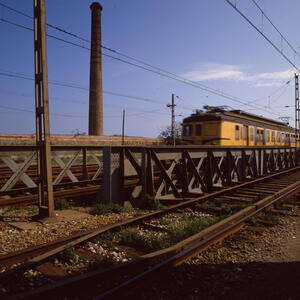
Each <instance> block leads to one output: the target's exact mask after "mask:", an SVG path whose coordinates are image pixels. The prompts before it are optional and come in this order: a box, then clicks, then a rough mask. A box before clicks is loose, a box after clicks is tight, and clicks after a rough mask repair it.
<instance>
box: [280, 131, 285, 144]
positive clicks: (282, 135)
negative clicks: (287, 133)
mask: <svg viewBox="0 0 300 300" xmlns="http://www.w3.org/2000/svg"><path fill="white" fill-rule="evenodd" d="M281 142H282V143H284V142H285V138H284V132H281Z"/></svg>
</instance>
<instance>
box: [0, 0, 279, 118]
mask: <svg viewBox="0 0 300 300" xmlns="http://www.w3.org/2000/svg"><path fill="white" fill-rule="evenodd" d="M226 1H228V0H226ZM229 3H230V1H229ZM230 4H231V3H230ZM1 20H2V21H3V18H2V19H1ZM4 21H5V22H7V20H4ZM8 23H9V24H13V25H16V26H18V27H21V28H24V29H29V30H33V29H31V28H28V27H26V26H23V25H20V24H16V23H14V22H10V21H8ZM47 36H49V37H51V38H54V39H56V40H59V41H61V42H64V43H67V44H70V45H73V46H76V47H80V48H82V49H85V50H90V48H88V47H86V46H83V45H80V44H77V43H73V42H70V41H67V40H64V39H62V38H58V37H56V36H53V35H49V34H47ZM102 48H106V47H103V46H102ZM106 49H107V50H109V51H112V52H114V53H116V54H118V55H121V56H124V57H126V58H129V59H131V60H133V61H136V62H138V63H141V64H143V65H146V66H149V67H150V68H152V69H153V70H152V69H149V68H148V67H144V66H141V65H138V64H136V63H132V62H129V61H126V60H124V59H121V58H118V57H115V56H112V55H108V54H106V53H102V55H103V56H106V57H108V58H111V59H114V60H117V61H120V62H122V63H125V64H128V65H131V66H134V67H137V68H140V69H143V70H145V71H148V72H152V73H154V74H157V75H160V76H162V77H166V78H169V79H172V80H175V81H177V82H181V83H183V84H187V85H189V86H192V87H195V88H198V89H201V90H204V91H206V92H209V93H212V94H214V95H217V96H219V97H223V98H225V99H228V100H230V101H233V102H237V103H239V104H244V105H247V106H250V107H254V108H259V109H262V110H264V111H265V112H267V113H270V114H274V115H280V114H278V113H274V112H273V111H272V112H270V111H266V110H265V109H263V108H262V107H261V106H256V107H255V106H253V105H250V104H248V103H249V101H248V100H245V99H241V98H238V97H236V96H233V95H230V94H227V93H225V92H223V91H220V90H216V89H213V88H211V87H208V86H205V85H203V84H200V83H198V82H195V81H192V80H189V79H186V78H184V77H182V76H179V75H176V74H174V73H172V72H169V71H167V70H164V69H162V68H159V67H156V66H153V65H150V64H148V63H146V62H143V61H141V60H138V59H135V58H133V57H131V56H128V55H125V54H122V53H121V52H119V51H116V50H113V49H110V48H106ZM162 72H163V73H162ZM164 73H165V74H164ZM245 101H246V102H245ZM250 103H251V101H250Z"/></svg>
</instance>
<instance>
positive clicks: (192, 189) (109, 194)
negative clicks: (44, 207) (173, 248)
mask: <svg viewBox="0 0 300 300" xmlns="http://www.w3.org/2000/svg"><path fill="white" fill-rule="evenodd" d="M103 154H104V156H103V162H104V175H105V176H104V178H103V180H104V182H105V186H106V187H107V190H106V192H105V193H104V201H105V202H120V201H124V200H128V199H130V201H137V200H138V199H140V198H143V197H144V196H145V195H146V194H148V195H152V196H154V197H155V198H158V199H180V198H187V197H189V196H191V195H202V194H203V193H206V192H211V191H213V190H214V189H216V188H219V187H227V186H231V185H233V184H235V183H239V182H243V181H246V180H249V179H254V178H257V177H259V176H264V175H267V174H271V173H274V172H278V171H281V170H284V169H289V168H293V167H295V166H297V165H298V150H297V149H296V148H289V147H276V148H270V147H248V148H238V147H230V148H222V147H206V148H203V147H190V146H184V147H176V148H174V147H156V148H155V147H107V148H106V147H104V150H103ZM105 170H107V172H106V171H105ZM130 177H132V178H133V177H135V178H136V179H135V182H136V183H135V185H134V187H133V188H132V190H131V191H130V194H128V180H129V178H130Z"/></svg>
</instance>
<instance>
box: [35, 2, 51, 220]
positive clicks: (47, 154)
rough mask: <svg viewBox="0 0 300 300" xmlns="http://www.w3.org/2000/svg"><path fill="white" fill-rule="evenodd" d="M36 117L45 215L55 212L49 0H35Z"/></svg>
mask: <svg viewBox="0 0 300 300" xmlns="http://www.w3.org/2000/svg"><path fill="white" fill-rule="evenodd" d="M33 3H34V7H33V11H34V65H35V69H34V71H35V119H36V149H37V162H38V177H39V180H38V187H39V209H40V215H41V216H48V217H52V216H53V215H54V200H53V186H52V166H51V146H50V124H49V98H48V71H47V45H46V18H45V0H33Z"/></svg>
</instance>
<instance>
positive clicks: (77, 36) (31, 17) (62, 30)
mask: <svg viewBox="0 0 300 300" xmlns="http://www.w3.org/2000/svg"><path fill="white" fill-rule="evenodd" d="M0 6H2V7H4V8H6V9H8V10H11V11H13V12H15V13H17V14H20V15H22V16H24V17H27V18H29V19H32V20H33V19H34V18H33V16H30V15H28V14H26V13H24V12H22V11H20V10H18V9H15V8H12V7H10V6H8V5H6V4H4V3H1V2H0ZM1 20H3V21H4V22H8V23H9V22H10V21H7V20H5V19H4V18H1ZM10 23H11V24H12V25H16V26H20V27H22V28H24V29H28V30H33V29H31V28H29V27H26V26H23V25H20V24H17V23H13V22H10ZM46 26H48V27H50V28H52V29H55V30H57V31H60V32H62V33H65V34H67V35H70V36H72V37H73V38H76V39H79V40H82V41H84V42H87V43H90V40H88V39H86V38H83V37H81V36H79V35H78V34H75V33H73V32H70V31H67V30H66V29H64V28H61V27H59V26H55V25H52V24H49V23H46ZM101 47H102V48H104V49H107V50H110V51H113V52H114V50H112V49H110V48H108V47H106V46H103V45H101Z"/></svg>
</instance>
